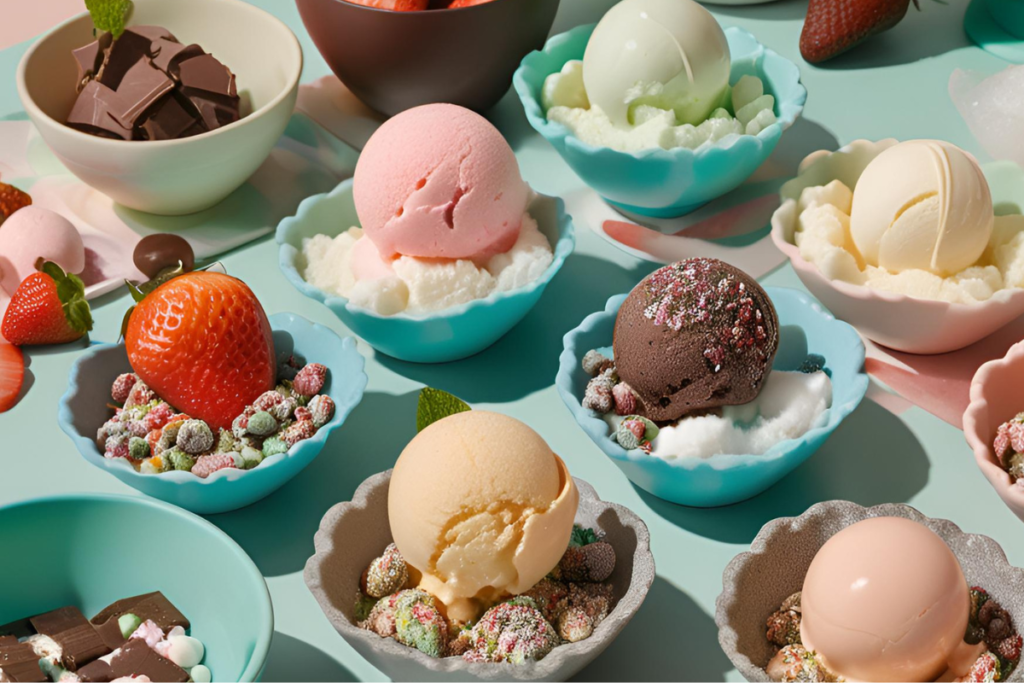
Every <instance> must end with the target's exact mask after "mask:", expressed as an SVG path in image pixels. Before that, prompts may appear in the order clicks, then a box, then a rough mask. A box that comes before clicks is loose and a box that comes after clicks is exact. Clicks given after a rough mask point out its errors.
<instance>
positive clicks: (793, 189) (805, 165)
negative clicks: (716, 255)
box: [772, 139, 1024, 354]
mask: <svg viewBox="0 0 1024 683" xmlns="http://www.w3.org/2000/svg"><path fill="white" fill-rule="evenodd" d="M895 144H896V140H893V139H887V140H879V141H878V142H871V141H869V140H855V141H854V142H851V143H850V144H849V145H847V146H846V147H843V148H842V149H840V150H838V151H836V152H826V151H818V152H814V153H812V154H810V155H808V157H807V158H806V159H804V160H803V162H801V164H800V171H799V173H798V175H797V177H796V178H794V179H792V180H790V181H789V182H787V183H786V184H785V185H783V186H782V190H781V195H782V206H780V207H779V209H778V210H777V211H776V212H775V214H774V215H773V216H772V241H773V242H774V243H775V246H777V247H778V248H779V249H780V250H781V251H782V253H783V254H785V255H786V256H787V257H789V261H790V263H792V264H793V269H794V270H795V271H796V274H797V275H798V276H799V277H800V281H801V282H803V283H804V286H805V287H807V289H809V290H810V291H811V294H813V295H814V296H815V297H816V298H817V299H818V301H820V302H821V303H823V304H825V307H826V308H828V310H830V311H832V313H833V314H835V316H836V317H837V318H839V319H840V320H845V321H846V322H848V323H850V324H851V325H853V326H854V327H856V328H857V329H858V330H859V331H860V333H861V334H863V335H864V336H865V337H867V338H868V339H870V340H872V341H874V342H877V343H879V344H881V345H883V346H888V347H889V348H892V349H896V350H897V351H905V352H907V353H920V354H934V353H946V352H948V351H956V350H957V349H962V348H964V347H965V346H970V345H971V344H973V343H974V342H976V341H979V340H981V339H984V338H985V337H987V336H988V335H990V334H992V333H993V332H995V331H996V330H998V329H999V328H1000V327H1003V326H1004V325H1006V324H1007V323H1009V322H1011V321H1012V320H1015V319H1016V318H1017V317H1019V316H1020V315H1021V314H1022V313H1024V289H1019V288H1018V289H1004V290H1001V291H999V292H996V293H995V295H994V296H993V297H992V298H991V299H989V300H987V301H983V302H981V303H977V304H953V303H949V302H946V301H932V300H928V299H917V298H914V297H910V296H907V295H905V294H897V293H895V292H886V291H881V290H877V289H872V288H870V287H865V286H863V285H857V284H853V283H851V282H843V281H842V280H830V279H828V278H827V277H825V276H824V275H822V273H821V271H820V270H818V267H817V266H816V265H814V264H813V263H808V262H807V261H805V260H804V259H803V257H802V256H800V250H799V249H798V248H797V246H796V241H795V238H794V235H795V233H796V227H797V218H798V216H797V200H798V199H799V198H800V192H801V191H802V190H803V189H804V188H806V187H814V186H816V185H827V184H828V183H829V182H831V181H832V180H841V181H842V182H843V183H844V184H845V185H846V186H847V187H849V188H850V189H851V190H852V189H854V186H855V185H856V184H857V180H858V178H860V175H861V173H863V171H864V168H865V167H866V166H867V165H868V164H869V163H870V162H871V161H872V160H873V159H874V158H875V157H876V156H878V155H879V154H881V153H882V152H883V151H884V150H886V149H888V148H889V147H892V146H893V145H895Z"/></svg>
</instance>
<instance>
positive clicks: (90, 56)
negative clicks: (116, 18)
mask: <svg viewBox="0 0 1024 683" xmlns="http://www.w3.org/2000/svg"><path fill="white" fill-rule="evenodd" d="M111 41H112V38H111V36H110V34H109V33H103V34H101V35H100V37H99V38H98V39H97V40H94V41H92V42H91V43H89V44H88V45H85V46H82V47H80V48H78V49H77V50H72V51H71V54H73V55H74V56H75V61H76V62H77V63H78V84H79V89H81V87H82V86H84V85H85V81H86V80H87V79H90V78H92V77H93V76H95V75H96V72H97V71H99V69H100V65H101V64H103V54H104V51H105V50H106V49H107V48H109V47H110V43H111Z"/></svg>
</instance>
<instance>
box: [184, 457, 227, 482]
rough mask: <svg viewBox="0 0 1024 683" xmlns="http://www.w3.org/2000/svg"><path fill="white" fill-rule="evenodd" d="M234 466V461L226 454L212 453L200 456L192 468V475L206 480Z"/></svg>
mask: <svg viewBox="0 0 1024 683" xmlns="http://www.w3.org/2000/svg"><path fill="white" fill-rule="evenodd" d="M234 466H235V459H234V458H233V457H231V456H230V455H228V454H227V453H214V454H212V455H204V456H201V457H200V458H199V459H198V460H196V464H195V466H193V467H192V474H194V475H196V476H197V477H200V478H201V479H206V478H207V477H208V476H210V475H211V474H213V473H214V472H217V471H219V470H224V469H227V468H229V467H234Z"/></svg>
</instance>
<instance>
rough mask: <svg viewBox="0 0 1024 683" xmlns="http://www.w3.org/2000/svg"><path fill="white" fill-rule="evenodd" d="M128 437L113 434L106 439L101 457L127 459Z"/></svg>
mask: <svg viewBox="0 0 1024 683" xmlns="http://www.w3.org/2000/svg"><path fill="white" fill-rule="evenodd" d="M128 438H129V437H128V435H127V434H114V435H111V436H108V437H107V441H106V443H105V444H104V446H105V448H104V453H103V455H104V456H105V457H107V458H127V457H128Z"/></svg>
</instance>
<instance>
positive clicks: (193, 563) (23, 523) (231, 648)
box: [0, 495, 274, 681]
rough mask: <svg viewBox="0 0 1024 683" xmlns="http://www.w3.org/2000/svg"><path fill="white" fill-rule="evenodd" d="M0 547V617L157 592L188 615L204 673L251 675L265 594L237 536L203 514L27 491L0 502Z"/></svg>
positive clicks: (263, 643)
mask: <svg viewBox="0 0 1024 683" xmlns="http://www.w3.org/2000/svg"><path fill="white" fill-rule="evenodd" d="M146 530H148V531H146ZM0 548H3V553H4V557H5V561H4V570H3V574H4V576H5V577H6V578H5V579H4V584H5V586H6V588H5V589H4V590H3V591H2V593H3V599H0V624H6V623H10V622H12V621H15V620H18V619H23V618H25V617H29V616H34V615H36V614H41V613H43V612H47V611H49V610H53V609H57V608H58V607H64V606H66V605H74V606H76V607H78V608H79V609H81V610H82V612H83V613H84V614H85V615H86V616H87V617H91V616H92V615H94V614H96V613H98V612H99V611H100V610H101V609H103V608H104V607H106V606H107V605H109V604H110V603H112V602H114V601H115V600H119V599H121V598H127V597H131V596H133V595H141V594H143V593H150V592H152V591H161V592H163V593H164V595H166V596H167V598H168V599H169V600H170V601H171V602H172V603H174V605H175V606H176V607H177V608H178V609H180V610H181V611H182V613H183V614H184V615H185V616H187V617H188V618H189V621H191V622H192V635H193V636H195V637H196V638H198V639H199V640H201V641H202V642H203V644H204V645H205V646H206V658H205V659H204V660H203V663H204V664H206V665H207V666H208V667H210V671H211V672H212V673H213V680H215V681H257V680H259V677H260V675H261V673H262V671H263V667H264V664H265V663H266V660H267V653H268V652H269V650H270V641H271V639H272V637H273V635H274V608H273V607H272V605H271V602H270V593H269V592H268V591H267V584H266V582H264V580H263V576H262V575H261V574H260V572H259V570H258V569H257V568H256V565H254V564H253V562H252V560H250V559H249V557H248V556H247V555H246V554H245V552H244V551H243V550H242V549H241V548H240V547H239V546H238V544H237V543H235V542H234V541H232V540H231V539H230V538H229V537H228V536H227V534H225V533H224V532H223V531H221V530H220V529H218V528H217V527H215V526H214V525H212V524H210V523H209V522H207V521H206V520H204V519H201V518H199V517H196V516H195V515H192V514H189V513H188V512H185V511H183V510H179V509H177V508H174V507H171V506H170V505H166V504H164V503H160V502H157V501H154V500H147V499H145V498H139V497H129V496H113V495H103V496H99V495H73V496H57V497H53V498H37V499H34V500H27V501H24V502H21V503H14V504H13V505H7V506H5V507H3V508H0ZM15 558H17V559H15ZM197 572H199V573H200V574H203V575H206V576H210V577H226V580H218V579H216V578H214V579H213V580H209V581H206V580H203V579H202V578H201V577H198V578H197Z"/></svg>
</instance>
